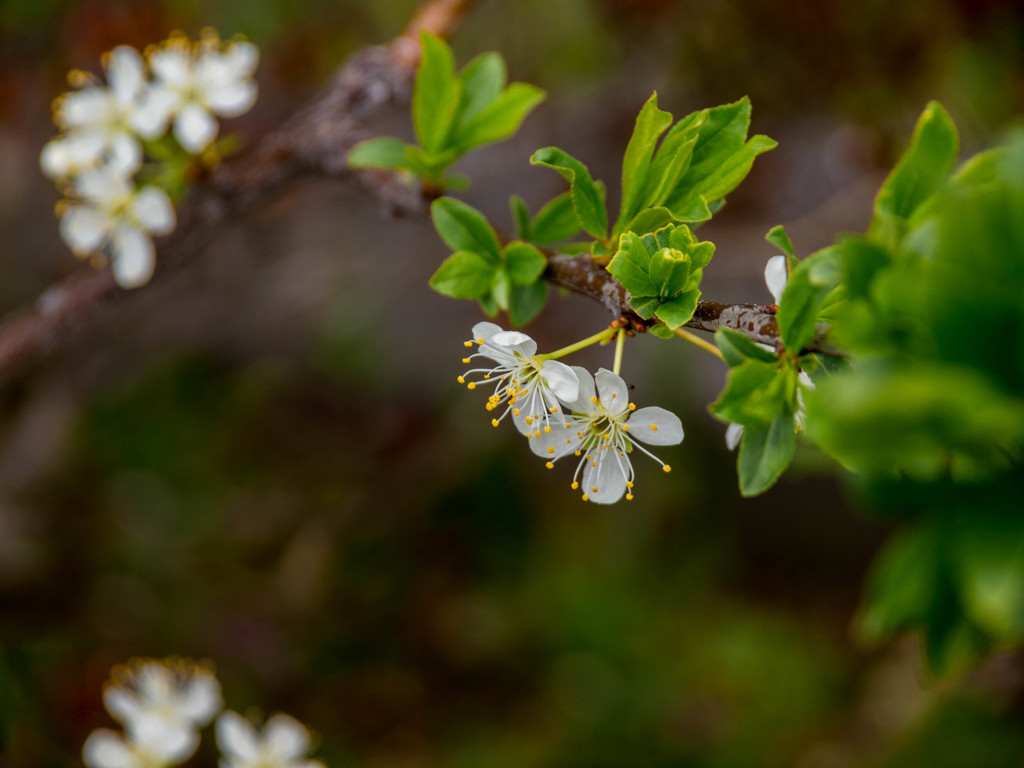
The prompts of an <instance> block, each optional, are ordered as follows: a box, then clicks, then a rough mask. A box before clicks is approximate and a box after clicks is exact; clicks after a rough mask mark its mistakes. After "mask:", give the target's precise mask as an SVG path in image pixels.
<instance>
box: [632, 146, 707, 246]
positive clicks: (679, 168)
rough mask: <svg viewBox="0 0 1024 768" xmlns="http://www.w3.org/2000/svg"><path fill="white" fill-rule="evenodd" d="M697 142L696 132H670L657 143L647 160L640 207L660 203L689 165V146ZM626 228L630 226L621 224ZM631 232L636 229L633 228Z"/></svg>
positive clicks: (655, 205)
mask: <svg viewBox="0 0 1024 768" xmlns="http://www.w3.org/2000/svg"><path fill="white" fill-rule="evenodd" d="M696 144H697V134H696V132H693V133H687V132H685V131H671V132H669V134H668V135H667V136H666V137H665V140H664V141H662V142H661V146H660V147H658V151H657V152H656V153H655V154H654V159H653V160H652V161H651V167H650V170H649V171H648V173H647V180H646V184H645V185H644V191H643V194H642V195H641V204H640V207H641V208H653V207H659V206H662V204H663V203H664V202H665V200H667V199H668V196H669V195H670V194H671V192H672V190H674V189H675V188H676V187H677V186H678V184H679V180H680V179H681V178H682V177H683V174H684V173H686V171H687V169H688V168H689V167H690V161H691V160H692V159H693V148H694V146H696ZM666 210H667V209H666ZM625 229H626V230H629V229H630V228H629V227H628V226H627V227H625ZM633 231H634V232H635V231H636V230H633Z"/></svg>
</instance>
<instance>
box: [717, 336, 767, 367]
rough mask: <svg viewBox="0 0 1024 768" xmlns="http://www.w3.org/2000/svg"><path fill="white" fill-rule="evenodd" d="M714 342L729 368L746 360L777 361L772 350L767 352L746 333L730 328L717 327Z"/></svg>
mask: <svg viewBox="0 0 1024 768" xmlns="http://www.w3.org/2000/svg"><path fill="white" fill-rule="evenodd" d="M715 343H716V344H717V345H718V349H719V350H720V351H721V353H722V357H724V358H725V362H726V363H728V364H729V367H731V368H732V367H735V366H737V365H739V364H740V363H743V362H745V361H747V360H760V361H761V362H762V363H776V364H777V363H778V361H779V356H778V355H776V354H775V353H774V352H769V351H768V350H767V349H765V348H764V347H762V346H761V345H760V344H758V343H757V342H756V341H754V340H753V339H752V338H750V337H749V336H747V335H746V334H744V333H740V332H739V331H737V330H734V329H732V328H719V329H718V330H717V331H715Z"/></svg>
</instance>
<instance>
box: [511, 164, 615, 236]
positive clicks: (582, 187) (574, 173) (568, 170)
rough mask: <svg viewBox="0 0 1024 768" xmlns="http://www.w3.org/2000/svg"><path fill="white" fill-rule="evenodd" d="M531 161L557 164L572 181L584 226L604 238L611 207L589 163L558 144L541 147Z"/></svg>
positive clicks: (579, 214)
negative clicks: (592, 174)
mask: <svg viewBox="0 0 1024 768" xmlns="http://www.w3.org/2000/svg"><path fill="white" fill-rule="evenodd" d="M530 164H531V165H543V166H546V167H548V168H553V169H555V170H556V171H558V172H559V173H560V174H561V175H562V178H564V179H565V180H566V181H568V182H569V191H570V192H571V194H572V203H573V207H574V208H575V210H576V217H577V218H578V219H579V222H580V226H581V227H582V228H583V229H584V230H585V231H586V232H587V233H588V234H589V235H591V236H593V237H596V238H597V239H599V240H604V239H605V235H606V233H607V230H608V211H607V210H606V209H605V205H604V199H603V197H602V195H601V193H600V191H599V190H598V187H597V185H596V184H595V183H594V180H593V178H591V176H590V171H589V170H587V166H585V165H584V164H583V163H581V162H580V161H579V160H577V159H576V158H574V157H572V156H571V155H569V154H568V153H567V152H564V151H563V150H561V149H558V148H557V147H545V148H544V149H538V150H537V151H536V152H534V153H533V156H532V157H531V158H530Z"/></svg>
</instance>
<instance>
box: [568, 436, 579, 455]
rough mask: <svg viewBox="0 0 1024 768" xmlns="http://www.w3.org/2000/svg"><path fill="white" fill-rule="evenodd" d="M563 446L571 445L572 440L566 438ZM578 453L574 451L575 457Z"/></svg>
mask: <svg viewBox="0 0 1024 768" xmlns="http://www.w3.org/2000/svg"><path fill="white" fill-rule="evenodd" d="M565 444H566V445H571V444H572V440H570V439H569V438H566V440H565ZM579 453H580V452H579V451H576V455H577V456H578V455H579Z"/></svg>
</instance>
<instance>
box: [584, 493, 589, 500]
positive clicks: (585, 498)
mask: <svg viewBox="0 0 1024 768" xmlns="http://www.w3.org/2000/svg"><path fill="white" fill-rule="evenodd" d="M583 500H584V501H590V497H589V496H587V494H585V493H584V494H583Z"/></svg>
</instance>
